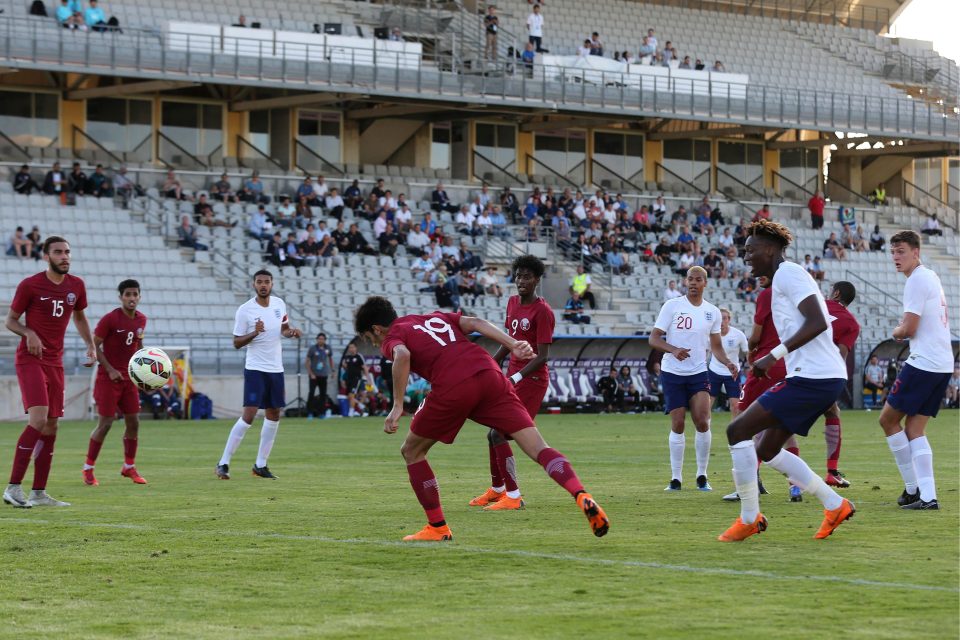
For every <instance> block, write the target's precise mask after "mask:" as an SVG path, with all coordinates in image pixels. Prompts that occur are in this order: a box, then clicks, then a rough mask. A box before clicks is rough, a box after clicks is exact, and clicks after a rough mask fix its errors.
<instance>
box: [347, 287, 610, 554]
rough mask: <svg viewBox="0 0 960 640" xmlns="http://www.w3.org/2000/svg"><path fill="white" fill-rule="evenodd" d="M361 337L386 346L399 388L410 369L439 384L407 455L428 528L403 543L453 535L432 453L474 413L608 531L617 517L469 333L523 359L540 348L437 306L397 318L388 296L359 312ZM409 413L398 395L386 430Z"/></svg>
mask: <svg viewBox="0 0 960 640" xmlns="http://www.w3.org/2000/svg"><path fill="white" fill-rule="evenodd" d="M354 326H355V329H356V331H357V334H358V335H360V336H363V337H364V338H366V339H368V340H369V341H370V342H372V343H373V344H374V345H377V346H379V347H380V353H381V354H382V355H383V357H385V358H387V359H389V360H392V361H393V388H394V389H398V390H401V389H403V388H404V387H406V385H407V378H408V377H409V375H410V372H411V371H412V372H413V373H416V374H417V375H419V376H421V377H422V378H425V379H426V380H427V381H429V382H430V384H431V385H432V390H431V391H430V394H429V395H428V396H427V398H426V400H424V401H423V403H422V404H421V405H420V408H419V409H417V412H416V413H415V414H414V416H413V421H412V422H411V423H410V432H409V433H408V434H407V437H406V439H405V440H404V441H403V446H402V447H401V448H400V453H401V455H402V456H403V458H404V460H405V461H406V463H407V473H408V475H409V476H410V484H411V486H412V487H413V492H414V493H415V494H416V496H417V499H418V500H419V501H420V505H421V506H422V507H423V510H424V511H425V512H426V515H427V523H428V524H427V526H425V527H424V528H423V529H422V530H420V531H419V532H417V533H415V534H412V535H409V536H406V537H405V538H404V540H429V541H441V540H452V539H453V535H452V534H451V532H450V527H448V526H447V522H446V520H445V519H444V515H443V508H442V507H441V506H440V491H439V486H438V484H437V478H436V476H434V474H433V470H432V469H431V468H430V464H429V463H428V462H427V452H429V451H430V448H431V447H432V446H433V445H435V444H436V443H437V442H438V441H439V442H443V443H446V444H450V443H452V442H453V440H454V439H455V438H456V437H457V433H459V432H460V429H461V428H462V427H463V423H464V422H465V421H466V420H467V418H469V419H471V420H473V421H475V422H479V423H480V424H482V425H485V426H488V427H491V428H494V429H496V430H497V431H499V432H500V433H501V434H506V435H510V436H512V437H513V439H514V441H516V443H517V445H518V446H519V447H520V448H521V449H522V450H523V452H524V453H526V454H527V455H528V456H530V457H531V458H532V459H533V460H536V461H537V463H538V464H540V465H541V466H542V467H543V468H544V470H545V471H546V472H547V474H548V475H549V476H550V477H551V478H552V479H553V480H554V481H555V482H556V483H557V484H559V485H560V486H562V487H563V488H564V489H566V490H567V491H568V492H569V493H570V495H572V496H573V497H574V498H575V499H576V501H577V506H578V507H580V509H581V511H583V513H584V514H585V515H586V516H587V520H588V521H589V522H590V528H591V529H592V530H593V533H594V535H596V536H598V537H599V536H602V535H605V534H606V533H607V530H608V528H609V525H610V522H609V520H608V519H607V516H606V514H605V513H604V512H603V509H601V508H600V505H598V504H597V503H596V502H595V501H594V499H593V497H592V496H591V495H590V494H589V493H587V492H586V491H584V489H583V485H582V484H581V483H580V479H579V478H578V477H577V474H576V473H575V472H574V471H573V468H572V467H571V466H570V463H569V462H568V461H567V459H566V458H565V457H564V456H563V454H561V453H560V452H559V451H557V450H556V449H551V448H550V447H549V446H548V445H547V443H546V442H544V440H543V437H542V436H541V435H540V432H539V431H537V428H536V427H535V426H534V424H533V420H532V419H531V418H530V414H529V413H528V412H527V410H526V408H525V407H524V406H523V403H522V402H520V398H518V397H517V394H516V391H514V389H513V384H512V383H511V382H510V381H509V380H507V378H505V377H504V375H503V371H502V370H501V369H500V368H499V367H498V366H497V363H496V362H494V361H493V358H491V357H490V354H489V353H487V352H486V351H485V350H484V349H483V347H481V346H479V345H477V344H474V343H473V342H471V341H470V340H468V339H467V336H468V335H470V334H471V333H473V332H477V333H479V334H480V335H482V336H485V337H487V338H490V339H491V340H494V341H495V342H497V343H498V344H500V345H502V346H503V347H505V348H506V349H508V350H509V351H510V353H511V355H512V356H513V357H515V358H517V359H518V360H522V361H527V360H530V359H532V358H533V357H534V352H533V348H532V347H531V346H530V345H529V344H528V343H527V342H524V341H522V340H516V339H514V338H513V337H511V336H509V335H507V334H506V333H504V332H503V331H501V330H499V329H498V328H497V327H495V326H494V325H492V324H491V323H489V322H487V321H486V320H480V319H479V318H471V317H469V316H464V315H462V314H460V313H443V312H440V311H435V312H433V313H430V314H426V315H410V316H404V317H402V318H398V317H397V312H396V311H395V310H394V308H393V305H392V304H390V301H389V300H387V299H386V298H382V297H379V296H374V297H371V298H367V301H366V302H364V303H363V304H362V305H361V306H360V308H359V309H357V313H356V319H355V321H354ZM402 415H403V394H402V393H400V392H399V391H398V392H397V393H395V394H394V396H393V408H392V410H391V411H390V414H389V415H388V416H387V417H386V419H385V420H384V428H383V430H384V431H385V432H386V433H396V431H397V427H398V426H399V422H400V416H402Z"/></svg>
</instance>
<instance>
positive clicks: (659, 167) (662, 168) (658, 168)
mask: <svg viewBox="0 0 960 640" xmlns="http://www.w3.org/2000/svg"><path fill="white" fill-rule="evenodd" d="M654 169H656V171H657V178H658V180H657V182H662V180H660V179H659V178H660V172H661V171H664V172H666V173H667V174H669V175H671V176H673V177H674V178H676V179H677V180H679V181H680V182H682V183H683V184H685V185H687V186H688V187H690V188H691V189H693V190H694V191H695V192H697V193H699V194H700V195H702V196H708V195H710V190H709V189H708V190H707V191H703V190H702V189H700V187H698V186H697V185H695V184H694V183H693V182H691V181H690V180H687V179H686V178H684V177H682V176H680V175H679V174H677V173H675V172H673V171H671V170H670V169H667V168H666V167H665V166H663V165H662V164H660V163H659V162H655V163H654ZM724 195H726V194H724Z"/></svg>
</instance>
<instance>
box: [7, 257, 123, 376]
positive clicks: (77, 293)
mask: <svg viewBox="0 0 960 640" xmlns="http://www.w3.org/2000/svg"><path fill="white" fill-rule="evenodd" d="M86 308H87V289H86V287H85V286H84V284H83V280H81V279H80V278H78V277H76V276H72V275H70V274H69V273H66V274H64V275H63V282H61V283H60V284H56V283H54V282H51V281H50V278H48V277H47V272H46V271H41V272H40V273H38V274H36V275H32V276H30V277H29V278H24V279H23V280H22V281H21V282H20V284H19V285H17V292H16V293H15V294H14V296H13V302H11V303H10V309H11V310H12V311H13V312H14V313H16V314H17V315H18V316H19V315H21V314H24V313H25V314H26V315H27V317H26V319H25V320H24V322H23V323H24V324H25V325H26V326H27V327H29V328H30V329H33V330H34V331H35V332H36V334H37V336H38V337H39V338H40V342H42V343H43V354H42V356H41V357H40V358H39V360H40V362H41V363H42V364H45V365H52V366H55V367H62V366H63V336H64V334H65V333H66V332H67V325H69V324H70V318H71V316H73V312H74V310H76V309H79V310H81V311H82V310H83V309H86ZM36 361H37V358H36V356H32V355H30V352H29V351H27V339H26V338H21V339H20V346H19V347H17V356H16V359H15V362H16V364H22V363H27V362H36ZM124 369H126V366H124Z"/></svg>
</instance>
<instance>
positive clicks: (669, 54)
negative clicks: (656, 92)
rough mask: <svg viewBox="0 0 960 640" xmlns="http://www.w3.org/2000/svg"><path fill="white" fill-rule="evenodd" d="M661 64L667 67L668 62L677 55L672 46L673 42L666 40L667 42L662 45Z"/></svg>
mask: <svg viewBox="0 0 960 640" xmlns="http://www.w3.org/2000/svg"><path fill="white" fill-rule="evenodd" d="M662 56H663V62H662V64H663V66H665V67H669V66H670V62H671V61H672V60H674V59H675V58H676V57H677V50H676V49H674V48H673V43H672V42H670V41H669V40H667V44H665V45H663V53H662Z"/></svg>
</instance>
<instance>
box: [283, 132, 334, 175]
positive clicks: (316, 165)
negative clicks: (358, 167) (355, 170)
mask: <svg viewBox="0 0 960 640" xmlns="http://www.w3.org/2000/svg"><path fill="white" fill-rule="evenodd" d="M294 143H295V144H294V148H295V150H296V162H295V165H296V167H297V169H300V171H303V173H305V174H307V175H316V174H317V173H318V172H319V173H335V174H337V175H338V176H344V175H346V171H344V169H343V168H342V167H340V166H339V165H337V164H334V163H333V162H330V161H329V160H327V159H326V158H324V157H323V156H321V155H320V154H319V153H317V152H316V151H314V150H313V149H311V148H310V147H308V146H307V145H305V144H304V143H302V142H301V141H300V140H299V139H296V138H295V139H294ZM301 150H302V151H306V154H307V159H304V158H301V157H300V151H301Z"/></svg>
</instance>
